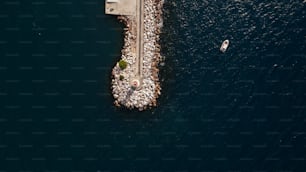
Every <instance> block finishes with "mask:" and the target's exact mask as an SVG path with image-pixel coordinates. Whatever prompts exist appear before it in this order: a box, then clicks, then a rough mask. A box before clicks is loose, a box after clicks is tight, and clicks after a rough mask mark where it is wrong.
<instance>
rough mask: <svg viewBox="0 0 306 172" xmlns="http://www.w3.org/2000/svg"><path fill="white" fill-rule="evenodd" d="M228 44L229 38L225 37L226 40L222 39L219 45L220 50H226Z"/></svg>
mask: <svg viewBox="0 0 306 172" xmlns="http://www.w3.org/2000/svg"><path fill="white" fill-rule="evenodd" d="M228 46H229V40H228V39H227V40H225V41H223V43H222V45H221V47H220V51H221V52H222V53H224V52H225V51H226V50H227V48H228Z"/></svg>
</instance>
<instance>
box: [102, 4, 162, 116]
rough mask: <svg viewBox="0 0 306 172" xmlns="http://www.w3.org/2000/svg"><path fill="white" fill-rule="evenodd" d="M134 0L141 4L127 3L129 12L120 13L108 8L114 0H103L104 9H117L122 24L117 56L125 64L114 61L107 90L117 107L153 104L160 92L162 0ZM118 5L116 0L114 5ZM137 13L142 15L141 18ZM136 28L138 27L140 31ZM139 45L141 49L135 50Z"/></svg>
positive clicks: (143, 107) (130, 107) (141, 106)
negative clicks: (104, 0) (121, 38)
mask: <svg viewBox="0 0 306 172" xmlns="http://www.w3.org/2000/svg"><path fill="white" fill-rule="evenodd" d="M117 1H120V0H117ZM122 1H124V0H122ZM129 1H130V2H131V0H129ZM135 1H136V2H135V4H136V5H139V4H141V3H142V4H141V5H142V8H139V7H128V8H129V9H131V10H130V11H127V12H128V14H129V15H122V13H120V10H118V9H111V8H112V7H111V5H112V3H116V2H115V1H114V0H111V2H110V3H107V2H106V8H107V9H106V13H107V10H108V11H109V13H111V12H112V13H114V11H116V10H117V11H119V12H118V15H119V16H118V19H119V20H120V21H122V22H123V23H124V24H125V27H126V28H125V29H124V31H125V37H124V46H123V49H122V52H121V54H122V55H121V59H120V60H123V61H125V62H126V67H124V68H122V66H121V67H120V65H119V62H118V63H117V64H116V65H115V66H114V68H113V70H112V80H111V82H112V84H111V90H112V94H113V97H114V99H115V101H114V104H115V105H116V106H118V107H119V106H124V107H126V108H128V109H138V110H140V111H142V110H145V109H147V108H150V107H154V106H156V105H157V98H158V97H159V95H160V94H161V87H160V82H159V69H158V64H159V62H160V60H161V55H160V45H159V34H160V29H161V27H162V16H161V15H162V5H163V1H162V0H135ZM118 3H120V2H118ZM131 4H133V3H131ZM118 6H120V4H119V5H116V7H118ZM123 8H125V7H123ZM125 9H126V8H125ZM138 9H139V11H136V12H135V13H133V10H138ZM137 12H138V14H137ZM141 13H143V14H141ZM139 15H142V18H141V17H139ZM139 19H141V21H140V20H139ZM139 22H143V23H139ZM139 29H142V32H140V31H139ZM139 33H141V36H139V35H140V34H139ZM140 39H141V41H140ZM137 44H142V45H137ZM140 48H143V49H141V51H139V49H140Z"/></svg>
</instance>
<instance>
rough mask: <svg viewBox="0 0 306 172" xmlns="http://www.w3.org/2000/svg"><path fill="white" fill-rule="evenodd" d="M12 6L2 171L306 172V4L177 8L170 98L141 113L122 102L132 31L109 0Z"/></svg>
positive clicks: (170, 48) (167, 81) (168, 55)
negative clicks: (109, 9)
mask: <svg viewBox="0 0 306 172" xmlns="http://www.w3.org/2000/svg"><path fill="white" fill-rule="evenodd" d="M0 9H1V10H0V21H1V22H0V26H1V27H0V29H1V31H0V50H1V51H0V171H1V172H8V171H14V172H15V171H19V172H21V171H22V172H25V171H27V172H30V171H38V172H41V171H45V172H47V171H48V172H51V171H53V172H55V171H56V172H57V171H63V172H67V171H71V172H72V171H73V172H77V171H78V172H80V171H86V172H87V171H93V172H98V171H100V172H102V171H192V172H193V171H305V169H306V165H305V164H306V159H305V158H306V157H305V155H306V128H305V124H306V28H305V27H306V24H305V23H306V4H305V3H303V2H302V0H290V1H284V0H283V1H276V0H272V1H259V0H257V1H229V0H228V1H199V0H189V1H187V0H180V1H166V2H165V8H164V28H163V30H162V31H163V33H162V35H161V36H162V40H161V45H162V54H163V55H164V56H165V64H166V65H165V66H163V67H162V68H161V81H162V88H163V90H162V96H161V97H160V99H159V106H158V107H157V108H154V109H152V110H148V111H146V112H141V113H139V112H136V111H127V110H124V109H117V108H115V107H114V106H113V104H112V102H113V99H112V96H111V94H110V75H111V68H112V67H113V65H114V64H115V63H116V61H117V60H118V59H119V57H120V51H121V47H122V45H123V25H122V24H121V23H119V22H118V21H117V20H116V17H113V16H106V15H104V12H103V11H104V1H80V0H75V1H60V0H55V1H51V0H42V1H33V2H30V1H29V2H28V1H21V0H20V1H13V0H6V1H2V2H1V3H0ZM225 39H229V40H230V47H229V49H228V51H227V52H226V53H225V54H222V53H220V52H219V47H220V45H221V43H222V41H223V40H225Z"/></svg>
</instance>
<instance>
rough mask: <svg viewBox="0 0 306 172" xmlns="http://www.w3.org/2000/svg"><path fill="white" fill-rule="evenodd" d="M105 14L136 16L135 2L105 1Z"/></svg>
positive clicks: (122, 0)
mask: <svg viewBox="0 0 306 172" xmlns="http://www.w3.org/2000/svg"><path fill="white" fill-rule="evenodd" d="M105 13H106V14H111V15H127V16H128V15H136V0H106V1H105Z"/></svg>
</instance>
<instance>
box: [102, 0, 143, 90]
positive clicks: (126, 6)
mask: <svg viewBox="0 0 306 172" xmlns="http://www.w3.org/2000/svg"><path fill="white" fill-rule="evenodd" d="M143 8H144V3H143V0H106V1H105V13H106V14H110V15H125V16H133V17H135V18H136V20H135V21H136V33H137V35H136V52H135V53H136V63H135V73H134V76H133V77H131V78H130V84H131V86H132V87H135V88H137V89H140V88H141V83H142V66H143V50H144V48H143V44H144V41H143V36H144V32H143V28H144V9H143Z"/></svg>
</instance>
